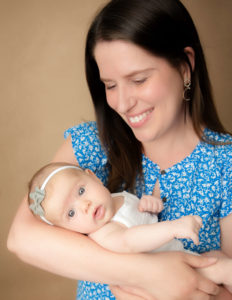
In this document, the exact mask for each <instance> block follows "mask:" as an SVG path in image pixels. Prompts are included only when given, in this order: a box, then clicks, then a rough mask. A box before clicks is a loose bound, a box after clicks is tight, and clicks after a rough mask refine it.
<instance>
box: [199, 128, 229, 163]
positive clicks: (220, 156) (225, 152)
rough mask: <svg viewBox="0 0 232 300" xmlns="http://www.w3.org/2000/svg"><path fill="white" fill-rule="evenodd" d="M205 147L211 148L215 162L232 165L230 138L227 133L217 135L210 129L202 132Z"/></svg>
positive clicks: (217, 133)
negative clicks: (206, 141) (205, 141)
mask: <svg viewBox="0 0 232 300" xmlns="http://www.w3.org/2000/svg"><path fill="white" fill-rule="evenodd" d="M204 134H205V137H206V139H207V140H208V141H209V143H206V145H207V146H206V147H208V148H211V149H212V151H213V153H214V156H215V157H217V161H220V162H221V163H223V164H228V165H231V163H232V136H231V135H230V134H228V133H219V132H215V131H213V130H210V129H206V130H205V131H204Z"/></svg>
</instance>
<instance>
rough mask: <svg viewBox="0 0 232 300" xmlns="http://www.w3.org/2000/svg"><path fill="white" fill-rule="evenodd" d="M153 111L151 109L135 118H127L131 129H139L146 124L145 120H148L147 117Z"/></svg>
mask: <svg viewBox="0 0 232 300" xmlns="http://www.w3.org/2000/svg"><path fill="white" fill-rule="evenodd" d="M152 111H153V108H151V109H149V110H147V111H145V112H143V113H141V114H138V115H136V116H133V117H132V116H131V117H128V120H129V122H130V124H131V126H132V127H139V126H141V125H142V124H144V123H145V122H146V120H147V119H148V116H149V115H150V114H151V112H152Z"/></svg>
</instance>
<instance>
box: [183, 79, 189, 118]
mask: <svg viewBox="0 0 232 300" xmlns="http://www.w3.org/2000/svg"><path fill="white" fill-rule="evenodd" d="M190 90H191V80H190V79H186V80H184V91H183V100H184V122H185V123H186V112H187V102H189V101H190V100H191V98H190V95H189V92H190Z"/></svg>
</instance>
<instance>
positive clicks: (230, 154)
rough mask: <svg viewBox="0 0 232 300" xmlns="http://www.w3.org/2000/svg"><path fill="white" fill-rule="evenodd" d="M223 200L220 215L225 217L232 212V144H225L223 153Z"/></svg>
mask: <svg viewBox="0 0 232 300" xmlns="http://www.w3.org/2000/svg"><path fill="white" fill-rule="evenodd" d="M222 157H223V158H224V159H223V168H222V182H221V184H222V202H221V210H220V217H221V218H224V217H226V216H228V215H229V214H230V213H232V145H229V146H225V151H223V153H222Z"/></svg>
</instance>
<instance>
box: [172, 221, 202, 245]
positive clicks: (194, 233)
mask: <svg viewBox="0 0 232 300" xmlns="http://www.w3.org/2000/svg"><path fill="white" fill-rule="evenodd" d="M173 222H174V224H175V226H176V231H175V232H176V234H175V237H176V238H185V239H192V240H193V242H194V243H195V244H196V245H198V244H199V230H200V228H201V226H202V219H201V217H199V216H184V217H182V218H180V219H178V220H174V221H173ZM174 224H173V225H174Z"/></svg>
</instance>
